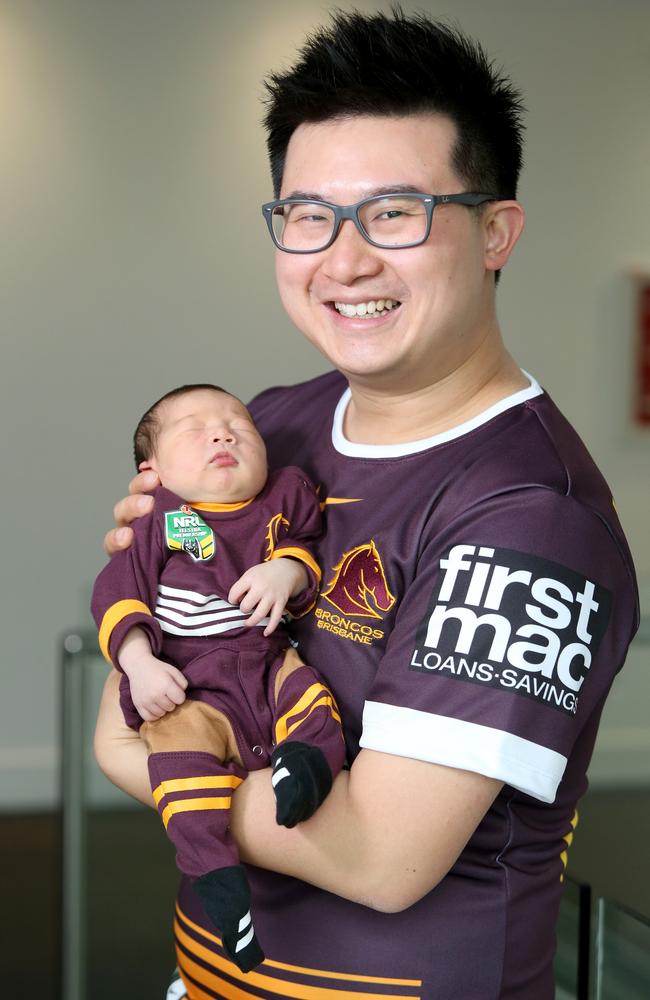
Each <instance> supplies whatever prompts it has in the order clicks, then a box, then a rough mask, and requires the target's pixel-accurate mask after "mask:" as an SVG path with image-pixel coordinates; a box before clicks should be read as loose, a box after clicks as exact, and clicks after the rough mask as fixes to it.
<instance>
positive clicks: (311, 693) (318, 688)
mask: <svg viewBox="0 0 650 1000" xmlns="http://www.w3.org/2000/svg"><path fill="white" fill-rule="evenodd" d="M322 695H325V696H329V697H330V698H331V699H332V715H334V709H335V708H336V704H335V702H334V699H333V698H332V693H331V691H328V689H327V688H326V687H325V685H324V684H312V685H311V686H310V687H308V688H307V690H306V691H305V693H304V694H303V696H302V698H300V700H299V701H297V702H296V704H295V705H294V706H293V708H291V709H290V710H289V711H288V712H286V713H285V714H284V715H283V716H282V717H281V718H280V719H278V721H277V722H276V724H275V742H276V743H281V742H282V740H286V738H287V736H288V735H289V729H288V724H289V719H291V718H294V717H295V716H296V715H300V713H301V712H304V710H305V709H306V708H307V707H308V706H309V705H310V704H311V702H313V701H315V700H316V698H319V697H321V696H322ZM315 707H316V706H315V705H314V706H312V707H311V708H310V710H309V712H308V713H307V715H311V713H312V712H313V710H314V708H315ZM306 717H307V716H305V718H306ZM336 717H337V720H338V721H339V722H340V721H341V718H340V716H339V715H338V712H337V713H336ZM300 721H301V722H302V721H304V720H302V719H301V720H300ZM293 728H294V729H295V726H294V727H293Z"/></svg>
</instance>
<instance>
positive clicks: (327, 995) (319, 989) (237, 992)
mask: <svg viewBox="0 0 650 1000" xmlns="http://www.w3.org/2000/svg"><path fill="white" fill-rule="evenodd" d="M174 928H175V933H176V937H177V940H178V943H179V945H182V946H183V947H184V948H186V949H187V950H188V951H190V952H191V953H193V954H194V955H195V956H196V957H197V958H199V959H201V960H202V961H203V962H206V963H207V964H209V965H211V966H212V968H213V969H216V970H218V971H220V972H225V973H226V974H227V975H228V976H230V977H232V978H233V979H238V980H239V981H240V982H242V983H243V984H244V985H246V986H250V987H251V988H252V989H258V990H266V991H267V992H268V993H275V994H277V995H278V996H280V997H283V998H285V1000H289V998H294V1000H383V998H384V997H386V996H390V997H392V1000H419V998H418V997H417V996H414V995H413V994H410V995H408V996H405V995H400V994H396V993H390V994H387V993H367V992H363V993H360V992H359V991H358V990H346V989H340V988H339V987H334V988H332V989H330V988H329V987H327V986H310V985H308V984H307V983H295V982H292V981H290V980H287V979H279V978H276V977H275V976H268V975H265V974H264V973H261V972H248V973H242V972H240V970H239V969H238V968H237V966H236V965H234V963H233V962H230V961H229V960H228V959H227V958H224V957H222V956H221V955H218V954H216V953H215V952H213V951H210V949H209V948H206V947H204V946H203V945H201V944H199V943H198V942H197V941H195V940H194V939H193V938H191V937H190V936H189V935H188V934H186V933H185V932H184V931H183V930H182V928H181V927H180V925H179V924H178V922H175V924H174ZM215 940H216V941H217V942H218V943H219V944H221V942H220V941H219V939H218V938H216V939H215ZM177 955H178V962H179V968H180V969H182V970H183V971H184V972H186V973H187V975H188V976H191V977H192V979H196V980H197V981H198V982H199V983H201V985H203V986H207V987H208V989H211V990H214V991H215V992H216V993H217V995H218V996H223V997H226V998H227V1000H231V998H232V1000H241V998H248V997H258V996H259V994H257V993H246V992H245V991H244V990H241V989H240V988H239V987H237V986H234V985H232V984H231V983H228V982H227V981H226V980H223V979H221V978H220V977H219V976H217V975H215V974H214V973H212V972H208V970H207V969H205V968H204V967H203V966H202V965H198V964H197V963H196V962H193V961H192V960H191V959H189V958H188V957H187V956H186V954H185V953H184V952H181V951H180V949H179V950H178V952H177ZM269 966H276V967H280V968H282V966H281V965H280V963H277V962H271V961H269V960H268V959H266V960H265V961H264V963H263V965H262V968H264V967H267V968H268V967H269ZM284 968H286V969H292V970H293V969H295V971H296V972H298V973H301V972H302V973H308V974H311V975H317V976H318V975H322V976H326V975H327V973H320V972H318V971H317V970H307V969H301V968H300V967H299V966H295V967H294V966H284ZM330 976H332V977H333V978H336V979H338V980H339V982H341V983H345V982H346V981H347V980H348V978H349V979H350V980H352V979H353V978H354V979H356V980H357V981H360V982H364V983H365V982H377V983H378V984H380V985H382V986H383V985H386V986H388V985H392V984H393V983H397V984H401V983H402V982H404V983H405V985H408V981H404V980H388V979H385V980H381V979H379V980H377V979H374V978H372V979H371V978H369V977H368V978H367V977H365V976H355V977H346V976H339V975H338V974H336V973H334V974H331V973H330ZM414 985H415V986H416V987H419V986H421V982H419V981H416V982H414Z"/></svg>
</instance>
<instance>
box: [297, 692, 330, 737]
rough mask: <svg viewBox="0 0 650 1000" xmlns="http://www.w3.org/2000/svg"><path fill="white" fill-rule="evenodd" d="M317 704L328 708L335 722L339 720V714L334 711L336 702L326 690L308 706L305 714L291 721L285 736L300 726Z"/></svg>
mask: <svg viewBox="0 0 650 1000" xmlns="http://www.w3.org/2000/svg"><path fill="white" fill-rule="evenodd" d="M319 705H326V706H327V707H328V708H329V710H330V712H331V713H332V717H333V718H334V719H335V720H336V721H337V722H340V721H341V716H340V715H339V713H338V712H337V711H336V702H335V701H334V698H333V697H332V695H331V694H330V693H329V692H328V693H327V694H325V695H323V697H322V698H319V699H318V701H315V702H314V704H313V705H310V706H309V711H308V712H307V715H305V716H303V718H302V719H298V721H297V722H293V723H292V724H291V725H290V726H289V727H288V728H287V736H291V734H292V732H293V731H294V729H297V728H298V727H299V726H302V724H303V722H304V721H305V719H308V718H309V716H310V715H311V713H312V712H313V711H315V709H317V708H318V707H319Z"/></svg>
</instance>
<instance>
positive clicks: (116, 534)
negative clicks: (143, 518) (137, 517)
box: [104, 528, 133, 556]
mask: <svg viewBox="0 0 650 1000" xmlns="http://www.w3.org/2000/svg"><path fill="white" fill-rule="evenodd" d="M132 541H133V528H111V530H110V531H108V532H107V533H106V535H105V536H104V552H105V553H106V555H109V556H114V555H115V553H116V552H120V551H121V550H122V549H128V547H129V545H130V544H131V542H132Z"/></svg>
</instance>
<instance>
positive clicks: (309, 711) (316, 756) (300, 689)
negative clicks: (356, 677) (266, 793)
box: [271, 657, 345, 827]
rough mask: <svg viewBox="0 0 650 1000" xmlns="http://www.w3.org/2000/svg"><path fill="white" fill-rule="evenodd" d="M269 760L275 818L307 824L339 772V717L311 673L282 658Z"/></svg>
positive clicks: (341, 743) (341, 746) (285, 822)
mask: <svg viewBox="0 0 650 1000" xmlns="http://www.w3.org/2000/svg"><path fill="white" fill-rule="evenodd" d="M274 687H275V691H274V696H275V702H274V704H275V710H274V717H273V726H274V741H275V743H276V747H275V750H274V751H273V754H272V756H271V765H272V767H273V777H272V779H271V780H272V783H273V790H274V792H275V798H276V802H277V810H276V819H277V822H278V823H280V824H281V825H282V826H287V827H293V826H295V825H296V823H300V822H302V821H303V820H306V819H309V817H310V816H311V815H313V813H314V812H315V811H316V809H318V807H319V805H320V804H321V802H322V801H323V799H324V798H325V797H326V795H327V794H328V793H329V791H330V788H331V787H332V780H333V778H335V777H336V775H337V774H338V773H339V771H340V770H341V768H342V767H343V762H344V760H345V743H344V741H343V730H342V729H341V717H340V715H339V711H338V708H337V705H336V702H335V700H334V696H333V695H332V693H331V691H330V690H329V688H327V687H326V685H325V684H324V683H323V681H322V679H321V678H320V676H319V675H318V674H317V673H316V671H315V670H314V669H313V668H312V667H309V666H307V665H305V664H299V665H298V664H296V663H295V662H292V660H291V657H287V658H286V659H285V661H284V663H283V665H282V666H281V667H280V669H279V671H278V672H277V675H276V677H275V684H274Z"/></svg>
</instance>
